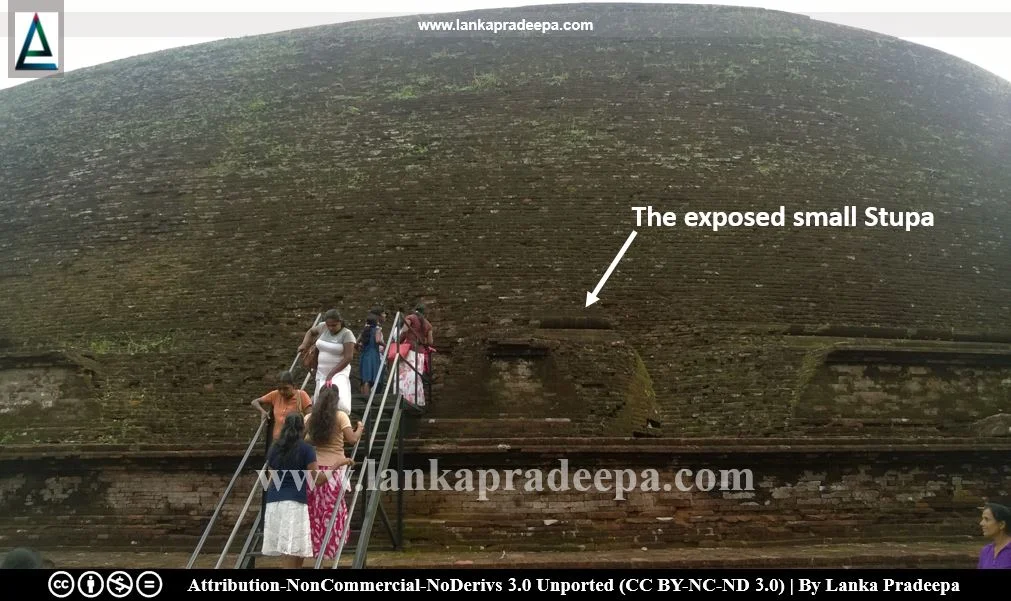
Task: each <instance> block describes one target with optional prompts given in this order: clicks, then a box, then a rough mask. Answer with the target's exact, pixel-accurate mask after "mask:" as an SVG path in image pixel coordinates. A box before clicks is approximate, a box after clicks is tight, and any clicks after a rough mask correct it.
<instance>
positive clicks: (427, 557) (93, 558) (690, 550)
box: [42, 541, 983, 569]
mask: <svg viewBox="0 0 1011 601" xmlns="http://www.w3.org/2000/svg"><path fill="white" fill-rule="evenodd" d="M982 546H983V543H982V541H965V542H948V541H938V542H929V541H922V542H914V543H865V544H860V543H850V544H810V545H796V546H777V545H755V546H748V547H705V548H699V547H687V548H676V549H649V548H648V547H647V548H646V550H643V549H642V548H636V549H625V550H609V551H608V552H606V553H601V552H599V551H592V550H587V551H523V552H520V551H509V550H507V549H494V550H487V551H484V552H459V553H453V552H438V553H419V552H411V551H407V552H400V553H397V552H390V551H370V552H369V558H368V567H369V568H405V567H409V568H413V569H437V568H508V569H517V568H528V569H530V568H532V569H538V568H539V569H547V568H579V567H583V568H585V567H595V568H663V569H699V568H747V567H767V568H791V567H830V568H838V567H882V568H885V567H887V568H897V567H927V566H929V567H949V568H966V569H973V568H975V567H976V561H977V559H978V557H979V549H980V548H981V547H982ZM42 554H43V556H44V557H46V558H48V559H51V560H53V562H54V563H55V564H56V567H58V568H113V567H115V568H126V569H130V568H180V567H184V566H185V565H186V562H187V561H188V560H189V558H190V554H188V553H158V552H150V551H139V552H134V553H130V552H114V551H110V552H102V551H98V550H94V551H92V550H86V551H75V550H61V549H52V550H42ZM351 555H353V553H351V552H349V551H345V553H344V556H343V557H342V558H341V565H342V566H345V565H347V564H349V563H350V561H351ZM217 559H218V555H217V554H216V553H214V554H211V553H207V554H201V555H200V556H199V557H198V558H197V561H196V567H198V568H201V567H211V566H213V565H214V563H215V562H216V561H217ZM234 563H235V556H234V555H229V556H228V558H227V560H226V562H225V563H224V565H226V566H229V567H230V566H232V565H234ZM257 564H258V566H259V567H277V562H276V560H274V559H270V558H263V559H259V560H258V561H257ZM306 565H307V566H308V565H309V562H306Z"/></svg>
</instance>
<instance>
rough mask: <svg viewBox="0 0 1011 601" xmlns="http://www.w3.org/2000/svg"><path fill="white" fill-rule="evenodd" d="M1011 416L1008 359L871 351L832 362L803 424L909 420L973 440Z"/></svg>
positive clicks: (811, 393)
mask: <svg viewBox="0 0 1011 601" xmlns="http://www.w3.org/2000/svg"><path fill="white" fill-rule="evenodd" d="M1008 412H1011V354H1008V353H1006V352H1000V351H993V350H991V351H989V352H965V349H962V351H961V352H959V350H957V349H949V350H948V351H939V350H937V349H934V350H933V351H924V350H914V349H888V348H877V349H874V348H868V347H864V348H863V349H860V348H859V347H858V348H857V349H851V350H849V351H845V352H843V353H835V354H832V355H830V356H829V357H828V358H827V359H826V361H825V363H824V364H823V365H822V366H821V367H820V368H819V370H818V373H817V374H816V375H815V376H814V378H813V380H812V382H811V384H810V385H809V387H808V388H807V390H805V391H804V392H803V395H802V399H801V401H800V403H799V404H798V408H797V415H798V416H799V417H801V418H819V417H820V418H822V419H825V418H827V417H838V418H844V419H848V420H850V421H852V422H858V423H859V422H860V420H869V421H874V420H878V421H880V420H882V419H884V420H889V419H890V420H896V421H901V420H907V421H909V422H913V423H916V424H920V425H929V426H932V427H933V428H934V429H935V431H943V432H947V433H960V434H971V433H972V431H973V428H974V426H973V424H975V423H976V422H977V421H978V420H980V419H982V418H985V417H987V416H991V415H995V414H998V413H1008Z"/></svg>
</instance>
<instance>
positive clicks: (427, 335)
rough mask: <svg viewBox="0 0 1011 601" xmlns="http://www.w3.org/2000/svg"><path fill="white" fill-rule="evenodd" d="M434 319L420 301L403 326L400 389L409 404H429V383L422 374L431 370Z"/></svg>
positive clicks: (399, 347) (400, 336)
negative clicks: (426, 316)
mask: <svg viewBox="0 0 1011 601" xmlns="http://www.w3.org/2000/svg"><path fill="white" fill-rule="evenodd" d="M432 331H433V328H432V323H431V322H430V321H428V319H426V318H425V305H418V306H417V307H415V309H414V313H412V314H411V315H408V316H407V317H406V318H404V325H403V326H402V327H401V328H400V332H399V333H398V336H397V340H398V344H397V345H396V346H395V347H394V346H393V345H391V352H394V351H392V349H393V348H397V349H399V352H400V357H401V361H400V368H399V370H398V373H397V378H398V380H397V381H398V384H399V386H400V393H401V394H402V395H404V399H405V400H406V401H407V405H408V407H411V408H413V409H423V408H424V407H425V383H424V379H423V378H422V374H424V373H426V372H427V365H428V354H429V352H430V351H431V350H433V349H432V344H433V337H432Z"/></svg>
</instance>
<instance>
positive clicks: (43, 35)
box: [7, 0, 64, 78]
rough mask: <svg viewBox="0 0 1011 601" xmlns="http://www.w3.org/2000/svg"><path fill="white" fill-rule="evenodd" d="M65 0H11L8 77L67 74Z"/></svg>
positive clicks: (8, 8)
mask: <svg viewBox="0 0 1011 601" xmlns="http://www.w3.org/2000/svg"><path fill="white" fill-rule="evenodd" d="M63 17H64V10H63V0H9V2H8V3H7V39H8V45H9V48H8V53H7V56H8V60H7V77H10V78H40V77H52V76H54V75H62V74H63V71H64V69H63V47H64V44H63V37H64V36H63V29H64V28H63Z"/></svg>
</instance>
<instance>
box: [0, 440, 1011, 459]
mask: <svg viewBox="0 0 1011 601" xmlns="http://www.w3.org/2000/svg"><path fill="white" fill-rule="evenodd" d="M405 443H406V452H407V453H412V454H419V453H430V454H434V453H438V454H442V455H452V454H475V453H484V454H502V455H505V454H544V453H559V452H562V453H567V454H575V453H593V454H596V455H599V456H606V455H623V454H636V455H638V454H642V453H670V454H680V455H684V454H700V455H703V454H722V455H726V454H732V453H747V454H756V453H757V454H783V453H787V454H790V453H798V454H810V453H823V454H859V453H881V452H885V453H899V452H910V453H944V452H963V451H975V452H981V451H1011V440H1009V439H1008V438H1007V437H1002V438H943V437H937V438H910V439H902V438H887V439H877V438H859V437H848V438H843V437H839V438H831V437H826V438H769V439H747V438H591V437H572V438H551V439H548V440H543V441H542V440H531V439H529V438H470V439H468V438H458V439H448V438H447V439H415V440H410V439H408V440H406V441H405ZM246 448H247V445H238V444H218V445H202V446H201V447H200V448H197V449H192V448H184V447H180V446H179V445H178V444H124V445H113V444H108V445H107V444H76V445H6V446H4V447H3V448H2V449H0V461H16V460H23V459H38V460H44V459H66V458H74V459H141V458H144V459H167V458H172V457H176V458H180V459H183V458H192V459H204V458H207V459H215V458H226V459H231V458H236V459H237V458H239V457H241V456H242V455H243V453H245V451H246ZM261 452H262V444H261V443H257V444H256V445H255V446H254V447H253V452H252V456H254V457H256V456H259V455H260V454H261Z"/></svg>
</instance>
